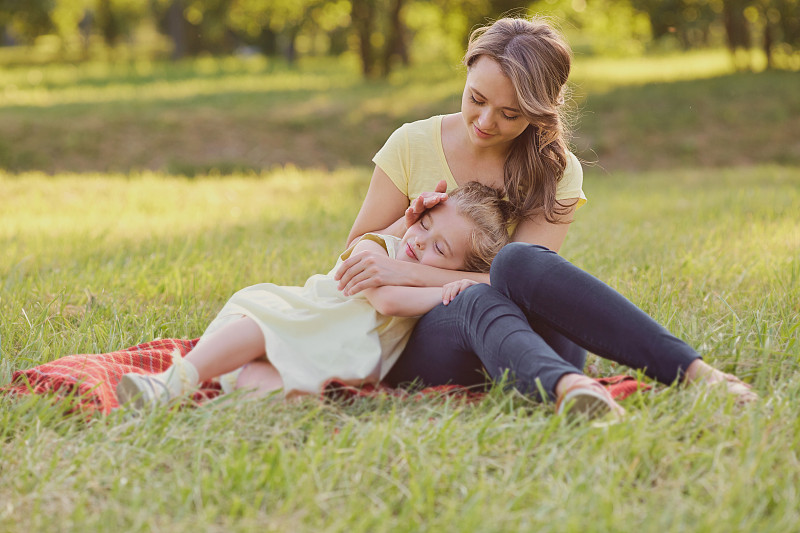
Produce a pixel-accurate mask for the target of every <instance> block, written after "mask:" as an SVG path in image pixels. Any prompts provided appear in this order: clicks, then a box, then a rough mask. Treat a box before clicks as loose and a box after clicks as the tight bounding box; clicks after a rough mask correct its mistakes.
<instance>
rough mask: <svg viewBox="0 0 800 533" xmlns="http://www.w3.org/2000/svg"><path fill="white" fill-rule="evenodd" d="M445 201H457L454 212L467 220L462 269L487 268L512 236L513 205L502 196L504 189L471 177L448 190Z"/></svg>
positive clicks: (479, 270) (480, 269)
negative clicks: (466, 245)
mask: <svg viewBox="0 0 800 533" xmlns="http://www.w3.org/2000/svg"><path fill="white" fill-rule="evenodd" d="M447 202H448V203H451V202H452V203H453V204H455V205H456V212H457V213H458V214H459V215H461V216H462V217H464V218H466V219H467V220H469V221H470V222H471V223H472V225H473V229H472V233H471V234H470V238H469V248H468V250H467V254H466V257H465V259H464V270H468V271H470V272H489V267H490V266H492V260H493V259H494V256H496V255H497V252H499V251H500V249H501V248H502V247H503V246H505V245H506V244H508V243H509V241H510V240H511V239H510V237H509V235H508V223H509V221H510V219H511V216H512V214H513V211H514V210H513V208H512V206H511V203H510V202H509V201H508V200H505V199H504V192H503V191H500V190H497V189H495V188H493V187H489V186H487V185H483V184H482V183H478V182H477V181H472V182H469V183H467V184H466V185H464V186H462V187H459V188H458V189H456V190H454V191H453V192H452V193H450V194H449V199H448V200H447Z"/></svg>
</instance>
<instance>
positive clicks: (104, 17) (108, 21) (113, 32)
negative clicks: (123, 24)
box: [97, 0, 120, 48]
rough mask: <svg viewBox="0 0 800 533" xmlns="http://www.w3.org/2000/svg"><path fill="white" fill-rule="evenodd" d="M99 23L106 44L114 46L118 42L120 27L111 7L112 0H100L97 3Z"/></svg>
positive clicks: (110, 46)
mask: <svg viewBox="0 0 800 533" xmlns="http://www.w3.org/2000/svg"><path fill="white" fill-rule="evenodd" d="M97 25H98V26H100V31H101V33H102V34H103V40H104V41H105V42H106V46H108V47H109V48H113V47H114V45H115V44H117V39H118V38H119V34H120V28H119V21H118V20H117V17H116V16H115V15H114V10H113V9H111V0H100V1H99V2H98V3H97Z"/></svg>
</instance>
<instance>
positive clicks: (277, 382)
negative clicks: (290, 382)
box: [236, 361, 283, 397]
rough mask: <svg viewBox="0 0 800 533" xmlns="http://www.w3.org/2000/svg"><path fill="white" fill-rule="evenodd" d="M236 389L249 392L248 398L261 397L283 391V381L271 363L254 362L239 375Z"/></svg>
mask: <svg viewBox="0 0 800 533" xmlns="http://www.w3.org/2000/svg"><path fill="white" fill-rule="evenodd" d="M236 388H237V389H243V390H246V391H248V392H247V395H248V396H253V397H261V396H266V395H267V394H269V393H271V392H275V391H277V390H280V389H282V388H283V379H282V378H281V375H280V373H279V372H278V369H277V368H275V366H273V365H272V363H270V362H269V361H253V362H252V363H248V364H247V365H246V366H245V367H244V368H243V369H242V371H241V373H239V377H238V378H237V379H236Z"/></svg>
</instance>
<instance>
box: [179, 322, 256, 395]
mask: <svg viewBox="0 0 800 533" xmlns="http://www.w3.org/2000/svg"><path fill="white" fill-rule="evenodd" d="M264 343H265V341H264V334H263V333H262V332H261V328H260V327H259V326H258V324H256V322H255V321H254V320H253V319H252V318H249V317H245V316H243V317H242V318H241V319H239V320H236V321H234V322H231V323H230V324H226V325H225V326H223V327H221V328H220V329H218V330H217V331H215V332H214V333H212V334H211V335H209V336H208V337H207V338H205V339H203V342H202V343H200V344H199V345H197V346H196V347H195V348H194V350H192V351H191V352H189V354H188V355H187V356H186V358H185V360H186V362H188V363H191V364H192V365H193V366H194V367H195V368H196V369H197V374H198V380H199V381H205V380H207V379H211V378H215V377H217V376H221V375H222V374H227V373H228V372H231V371H233V370H236V369H237V368H239V367H241V366H244V365H246V364H247V363H249V362H250V361H255V360H256V359H258V358H260V357H264V355H265V353H266V352H265V344H264Z"/></svg>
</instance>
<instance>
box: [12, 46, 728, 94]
mask: <svg viewBox="0 0 800 533" xmlns="http://www.w3.org/2000/svg"><path fill="white" fill-rule="evenodd" d="M351 59H352V58H348V59H347V60H344V61H342V60H338V59H331V60H327V61H322V60H319V59H314V58H309V59H306V60H304V61H301V62H300V64H299V65H298V67H297V68H289V67H287V66H286V64H285V63H282V62H281V61H280V60H274V59H267V58H264V57H262V56H255V57H247V58H238V57H224V58H212V57H204V58H199V59H193V60H185V61H182V62H179V63H169V62H164V61H145V60H138V61H130V62H119V63H114V62H98V61H94V62H86V63H77V64H60V63H54V64H49V65H36V66H30V67H27V66H19V67H11V68H6V69H4V70H3V71H1V72H0V86H2V87H4V90H3V98H2V99H0V107H15V106H36V107H47V106H54V105H63V104H75V103H87V102H128V101H149V100H167V101H170V100H182V99H186V98H191V97H195V96H208V95H213V94H220V93H226V94H227V93H230V92H233V93H252V92H267V93H268V92H270V91H275V90H318V91H326V90H330V89H341V88H344V87H350V88H352V87H354V86H356V85H359V84H360V83H361V81H362V80H361V78H360V75H359V71H358V64H357V63H356V62H355V61H353V60H351ZM326 64H327V66H326ZM331 64H333V65H336V68H331ZM732 72H734V67H733V63H732V61H731V59H730V56H729V54H728V53H727V52H726V51H725V50H704V51H693V52H684V53H675V54H670V55H664V56H657V57H640V58H637V57H633V58H631V57H628V58H604V57H580V56H578V57H576V60H575V66H574V68H573V82H575V83H576V84H577V85H578V91H579V92H580V91H581V90H582V89H586V90H591V91H594V92H597V91H605V90H609V89H612V88H614V87H620V86H627V85H640V84H644V83H660V82H671V81H679V80H691V79H703V78H710V77H714V76H720V75H724V74H730V73H732ZM464 74H465V70H464V69H463V68H462V67H461V66H460V65H450V66H447V65H445V64H437V65H433V64H431V63H426V64H423V65H418V66H415V67H412V68H411V69H410V70H400V71H398V72H396V73H394V74H393V75H392V76H391V77H390V81H391V82H392V84H394V85H397V84H401V85H402V86H403V87H404V89H405V90H408V89H409V85H410V90H411V92H412V93H413V91H415V90H417V91H424V90H426V89H429V88H430V82H431V81H439V82H440V83H439V89H438V93H440V94H437V95H436V96H437V99H438V96H442V97H446V96H452V95H453V94H456V95H457V94H458V93H459V92H460V91H461V88H462V86H463V77H464ZM395 97H396V96H395ZM428 97H429V98H430V95H428ZM411 98H412V99H413V98H414V97H413V95H412V96H411Z"/></svg>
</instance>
